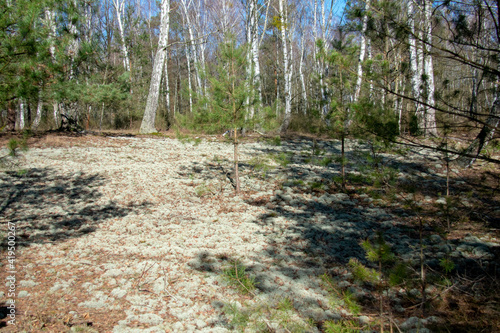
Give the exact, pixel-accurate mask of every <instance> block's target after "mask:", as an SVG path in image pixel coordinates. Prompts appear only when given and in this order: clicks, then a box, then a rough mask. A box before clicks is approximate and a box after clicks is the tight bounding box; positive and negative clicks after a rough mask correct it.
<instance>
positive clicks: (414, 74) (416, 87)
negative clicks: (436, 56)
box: [407, 0, 422, 134]
mask: <svg viewBox="0 0 500 333" xmlns="http://www.w3.org/2000/svg"><path fill="white" fill-rule="evenodd" d="M407 9H408V24H409V25H410V34H409V36H408V41H409V47H410V76H411V90H412V95H413V98H414V99H415V115H416V116H417V118H421V117H422V116H421V113H422V105H421V104H420V86H421V85H422V82H421V79H422V75H421V71H420V69H419V67H420V59H419V54H420V51H419V50H418V46H417V38H416V35H415V9H414V4H413V0H408V8H407ZM412 134H415V133H412Z"/></svg>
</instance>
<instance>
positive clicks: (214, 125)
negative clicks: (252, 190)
mask: <svg viewBox="0 0 500 333" xmlns="http://www.w3.org/2000/svg"><path fill="white" fill-rule="evenodd" d="M225 40H226V42H224V43H223V44H222V45H221V46H220V48H219V50H218V59H219V62H218V65H217V67H216V70H215V73H214V74H213V75H211V76H209V77H208V81H209V83H210V87H209V93H208V94H206V95H204V96H198V102H197V104H196V108H195V110H194V112H193V116H192V119H191V120H190V122H191V125H192V126H196V127H197V128H198V129H199V128H201V129H202V130H205V131H207V132H212V133H214V132H215V133H217V132H218V133H220V132H222V131H225V130H227V129H228V128H229V129H231V136H232V140H233V145H234V182H235V189H236V193H237V194H238V193H239V192H240V182H239V174H238V173H239V170H238V130H239V129H241V128H249V127H251V124H250V123H249V122H250V121H251V120H250V119H249V117H247V111H248V106H249V105H252V104H253V103H254V102H253V101H250V102H248V101H249V95H250V92H249V91H248V88H247V87H248V85H247V82H246V79H245V77H246V75H245V71H246V66H247V56H246V52H247V49H246V47H244V46H238V45H237V42H236V38H235V37H234V36H232V35H229V36H227V37H226V38H225Z"/></svg>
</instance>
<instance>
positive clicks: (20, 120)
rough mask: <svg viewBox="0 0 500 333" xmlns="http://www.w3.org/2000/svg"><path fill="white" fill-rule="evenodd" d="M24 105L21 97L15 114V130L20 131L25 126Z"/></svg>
mask: <svg viewBox="0 0 500 333" xmlns="http://www.w3.org/2000/svg"><path fill="white" fill-rule="evenodd" d="M25 117H26V105H25V101H24V99H23V98H20V99H19V107H18V109H17V116H16V130H18V131H22V130H23V129H24V127H25V126H26V119H25Z"/></svg>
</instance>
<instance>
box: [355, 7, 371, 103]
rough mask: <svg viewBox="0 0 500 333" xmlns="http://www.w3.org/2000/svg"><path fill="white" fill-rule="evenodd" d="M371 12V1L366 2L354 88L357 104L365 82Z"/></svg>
mask: <svg viewBox="0 0 500 333" xmlns="http://www.w3.org/2000/svg"><path fill="white" fill-rule="evenodd" d="M369 10H370V0H367V1H366V2H365V11H364V14H363V26H362V30H361V45H360V49H359V58H358V73H357V79H356V87H355V88H354V98H353V102H354V103H356V102H357V101H358V100H359V95H360V93H361V83H362V82H363V62H364V61H365V54H366V45H367V36H366V31H367V29H368V11H369Z"/></svg>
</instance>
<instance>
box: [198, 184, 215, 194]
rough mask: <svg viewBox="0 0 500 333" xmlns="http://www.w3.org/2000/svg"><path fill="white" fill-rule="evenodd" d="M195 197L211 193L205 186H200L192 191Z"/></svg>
mask: <svg viewBox="0 0 500 333" xmlns="http://www.w3.org/2000/svg"><path fill="white" fill-rule="evenodd" d="M194 192H195V194H196V196H197V197H204V196H206V195H208V194H210V193H212V191H211V189H210V188H209V187H208V186H207V185H206V184H201V185H199V186H197V187H196V188H195V189H194Z"/></svg>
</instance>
